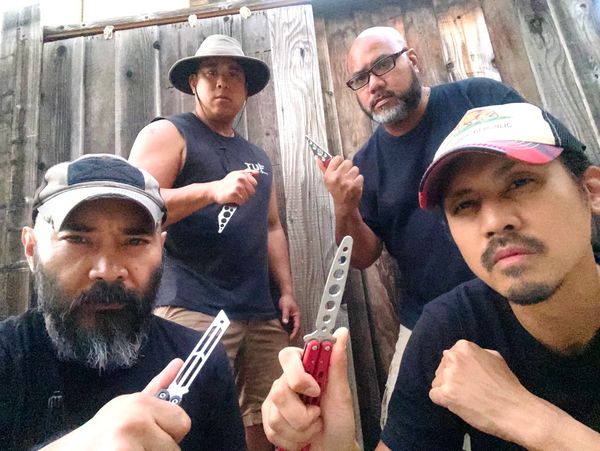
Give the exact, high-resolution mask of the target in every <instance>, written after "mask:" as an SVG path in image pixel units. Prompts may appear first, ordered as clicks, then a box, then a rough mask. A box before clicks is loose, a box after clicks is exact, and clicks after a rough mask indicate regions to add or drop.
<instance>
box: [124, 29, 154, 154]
mask: <svg viewBox="0 0 600 451" xmlns="http://www.w3.org/2000/svg"><path fill="white" fill-rule="evenodd" d="M157 38H158V28H157V27H146V28H139V29H134V30H123V31H120V32H118V33H115V38H114V39H115V66H114V73H115V124H116V134H115V152H114V153H116V154H117V155H121V156H123V157H125V158H127V157H128V156H129V151H130V150H131V145H132V144H133V141H134V140H135V137H136V136H137V134H138V133H139V131H140V130H141V129H142V128H143V127H144V126H145V125H146V124H148V122H150V120H152V118H154V117H155V116H156V115H157V114H158V112H159V108H158V107H157V102H156V97H157V90H156V89H155V86H156V85H157V83H158V82H157V78H158V74H157V72H156V62H155V58H158V55H157V52H156V50H155V49H154V47H153V44H154V42H155V41H156V40H157Z"/></svg>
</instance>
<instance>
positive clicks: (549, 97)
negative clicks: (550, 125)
mask: <svg viewBox="0 0 600 451" xmlns="http://www.w3.org/2000/svg"><path fill="white" fill-rule="evenodd" d="M514 8H515V10H516V11H517V13H518V17H519V24H520V27H521V35H522V39H523V42H524V45H525V48H526V50H527V55H528V58H529V61H530V64H531V68H532V71H533V74H534V77H535V79H536V84H537V86H538V89H539V92H540V97H541V100H542V106H543V107H544V108H545V109H546V110H548V111H549V112H550V113H552V114H553V115H554V116H556V117H557V118H559V119H560V120H561V121H563V122H564V123H565V125H566V126H567V127H568V128H569V129H570V130H571V131H572V132H573V133H574V134H575V136H577V137H578V138H579V139H580V140H581V141H583V142H584V143H587V144H588V145H589V147H590V153H589V155H590V157H591V159H592V160H593V161H595V162H599V161H600V158H599V157H600V155H599V154H598V150H597V149H598V146H597V144H598V137H597V133H596V130H597V129H596V127H595V126H592V123H591V121H592V118H591V117H590V114H589V109H588V108H587V101H586V99H585V98H584V97H583V93H582V91H581V89H580V83H579V74H578V73H576V72H575V71H574V68H573V65H572V64H571V56H570V51H569V49H568V48H566V47H565V45H564V44H565V43H564V38H563V37H562V34H561V30H560V24H557V23H556V22H555V20H554V17H553V14H552V11H551V8H550V7H549V5H548V3H547V2H542V1H538V2H518V1H516V2H514ZM596 97H597V96H596ZM594 143H595V145H594Z"/></svg>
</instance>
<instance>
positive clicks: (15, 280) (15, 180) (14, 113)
mask: <svg viewBox="0 0 600 451" xmlns="http://www.w3.org/2000/svg"><path fill="white" fill-rule="evenodd" d="M41 60H42V28H41V23H40V9H39V5H32V6H28V7H26V8H23V9H21V10H20V11H18V12H16V11H13V12H8V13H5V14H4V15H3V18H2V22H1V28H0V61H1V62H0V79H2V80H3V84H2V88H0V90H1V91H0V178H1V181H0V233H1V235H0V237H1V238H0V239H1V248H0V295H1V296H2V302H0V318H5V317H7V316H10V315H14V314H17V313H20V312H22V311H23V310H25V309H26V308H27V307H28V305H29V298H30V290H29V285H30V277H29V266H28V265H27V262H26V260H25V258H24V255H23V249H22V246H21V240H20V236H21V228H22V227H23V226H24V225H26V224H29V223H30V222H31V220H30V215H31V198H32V197H33V192H34V190H35V186H36V182H37V180H36V163H37V156H38V148H37V143H38V132H39V129H38V122H39V89H40V75H41Z"/></svg>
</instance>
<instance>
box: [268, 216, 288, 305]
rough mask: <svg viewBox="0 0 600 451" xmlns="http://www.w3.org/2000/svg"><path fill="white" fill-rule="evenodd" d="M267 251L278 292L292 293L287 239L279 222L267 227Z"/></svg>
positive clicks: (270, 269)
mask: <svg viewBox="0 0 600 451" xmlns="http://www.w3.org/2000/svg"><path fill="white" fill-rule="evenodd" d="M267 242H268V244H267V248H268V249H267V252H268V258H269V272H270V273H271V277H272V278H273V280H274V281H275V283H276V284H277V286H278V287H279V291H280V294H281V295H282V296H283V295H288V294H289V295H292V294H293V287H292V271H291V267H290V255H289V252H288V246H287V240H286V238H285V233H283V228H282V227H281V224H279V225H278V226H277V225H275V226H272V227H269V232H268V237H267Z"/></svg>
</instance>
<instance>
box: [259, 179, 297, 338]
mask: <svg viewBox="0 0 600 451" xmlns="http://www.w3.org/2000/svg"><path fill="white" fill-rule="evenodd" d="M267 240H268V255H269V270H270V272H271V276H272V277H273V279H274V280H275V283H277V286H278V287H279V291H280V298H279V308H280V309H281V316H282V318H281V321H282V322H283V323H284V324H287V323H288V322H289V320H290V317H291V320H292V322H293V325H294V327H293V329H292V332H291V334H290V339H292V340H293V339H294V338H295V336H296V334H297V333H298V330H299V329H300V309H299V308H298V304H297V303H296V300H295V299H294V291H293V286H292V271H291V267H290V255H289V252H288V243H287V240H286V238H285V233H284V232H283V227H282V225H281V220H280V219H279V211H278V209H277V197H276V195H275V189H274V188H273V189H272V190H271V198H270V199H269V216H268V238H267Z"/></svg>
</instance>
